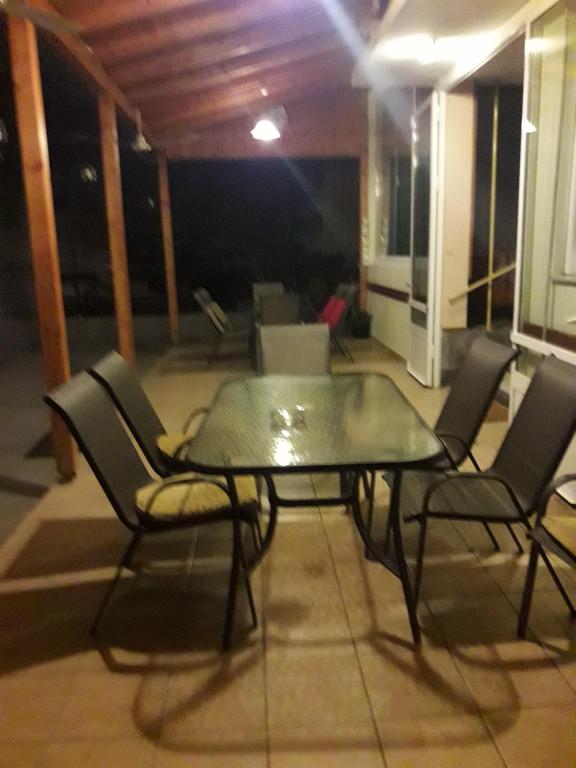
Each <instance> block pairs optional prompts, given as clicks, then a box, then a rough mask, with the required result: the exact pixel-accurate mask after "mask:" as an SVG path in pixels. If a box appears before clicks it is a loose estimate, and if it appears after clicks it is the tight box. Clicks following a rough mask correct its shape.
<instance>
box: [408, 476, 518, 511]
mask: <svg viewBox="0 0 576 768" xmlns="http://www.w3.org/2000/svg"><path fill="white" fill-rule="evenodd" d="M460 480H465V481H468V482H470V483H474V482H478V481H480V480H481V481H482V482H486V481H488V482H492V483H499V484H500V485H502V486H503V487H504V488H505V489H506V492H507V493H508V495H509V496H510V499H511V501H512V503H513V504H514V506H515V507H516V509H517V510H518V513H519V515H521V516H522V517H526V513H525V512H524V510H523V509H522V507H521V506H520V503H519V502H518V499H517V498H516V495H515V494H514V491H513V490H512V488H510V486H509V485H508V483H506V482H505V481H504V480H502V478H501V477H497V476H496V475H489V474H488V473H486V472H458V473H457V474H454V475H449V476H448V477H443V478H442V479H441V480H439V481H438V482H437V483H434V484H433V485H431V486H430V487H429V488H428V489H427V490H426V493H425V494H424V500H423V503H422V507H423V510H422V511H423V514H428V511H429V507H430V500H431V498H432V495H433V494H434V493H435V491H437V490H438V488H440V486H443V485H446V484H447V483H450V482H454V481H460Z"/></svg>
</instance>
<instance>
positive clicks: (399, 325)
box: [368, 256, 410, 360]
mask: <svg viewBox="0 0 576 768" xmlns="http://www.w3.org/2000/svg"><path fill="white" fill-rule="evenodd" d="M368 283H369V284H370V283H373V284H376V285H381V286H383V287H384V288H392V289H393V290H396V291H402V292H403V293H408V291H409V290H410V289H409V285H410V259H409V258H407V257H404V256H389V257H386V258H380V259H377V260H376V262H375V263H374V264H372V265H371V266H369V267H368ZM368 312H369V313H370V314H371V315H372V336H373V337H374V338H375V339H377V340H378V341H379V342H380V343H381V344H384V345H385V346H387V347H389V348H390V349H391V350H392V351H393V352H396V354H397V355H400V357H403V358H404V359H405V360H406V359H407V358H408V353H409V349H410V347H409V345H410V308H409V306H408V304H407V303H406V302H404V301H399V300H398V299H394V298H390V297H388V296H382V295H380V294H379V293H375V292H374V291H371V290H370V289H369V290H368Z"/></svg>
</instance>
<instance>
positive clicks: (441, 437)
mask: <svg viewBox="0 0 576 768" xmlns="http://www.w3.org/2000/svg"><path fill="white" fill-rule="evenodd" d="M434 434H435V435H436V437H437V438H438V440H440V442H441V443H442V445H443V446H444V453H445V454H446V458H447V459H448V461H449V462H450V464H451V465H452V468H453V469H457V468H458V467H457V465H456V463H455V461H454V459H453V458H452V456H451V455H450V451H449V450H448V446H447V445H446V440H445V439H444V438H447V437H449V438H450V439H451V440H456V441H457V442H458V443H460V445H461V446H462V447H463V448H464V452H465V453H466V454H468V447H467V446H466V443H465V442H464V440H462V439H461V438H460V437H457V436H456V435H451V434H450V433H449V432H434Z"/></svg>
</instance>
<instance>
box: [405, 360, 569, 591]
mask: <svg viewBox="0 0 576 768" xmlns="http://www.w3.org/2000/svg"><path fill="white" fill-rule="evenodd" d="M575 429H576V367H575V366H572V365H569V364H568V363H565V362H562V361H561V360H558V359H557V358H555V357H548V358H546V359H545V360H544V361H543V362H542V363H541V364H540V365H539V367H538V369H537V370H536V373H535V374H534V376H533V378H532V381H531V382H530V386H529V387H528V390H527V392H526V394H525V396H524V399H523V400H522V403H521V404H520V407H519V409H518V412H517V413H516V416H515V417H514V420H513V421H512V424H511V425H510V428H509V430H508V432H507V434H506V437H505V438H504V441H503V443H502V446H501V447H500V450H499V451H498V453H497V455H496V458H495V459H494V463H493V464H492V466H491V467H490V468H489V469H486V470H484V471H483V472H477V473H476V472H460V473H454V474H453V473H446V474H445V475H444V476H443V477H442V478H441V479H438V473H437V472H436V473H434V472H432V473H429V472H407V473H406V474H405V475H404V478H403V489H402V497H401V504H402V513H403V516H404V519H405V520H418V521H419V523H420V538H419V545H418V554H417V564H416V577H415V582H416V586H415V594H416V595H418V591H419V586H420V581H421V576H422V563H423V559H424V550H425V545H426V531H427V526H428V522H429V521H430V520H431V519H443V520H458V521H460V522H480V523H489V524H503V525H506V526H508V525H511V524H512V523H521V524H522V525H523V526H524V527H525V528H526V529H527V530H531V525H530V521H529V518H530V516H531V515H533V514H534V512H535V511H536V510H537V508H538V506H539V504H540V503H541V501H542V497H543V494H544V492H545V489H546V486H547V485H548V483H549V482H550V480H551V479H552V477H553V476H554V474H555V472H556V470H557V469H558V466H559V464H560V462H561V460H562V457H563V455H564V453H565V451H566V449H567V447H568V445H569V443H570V441H571V439H572V436H573V434H574V430H575Z"/></svg>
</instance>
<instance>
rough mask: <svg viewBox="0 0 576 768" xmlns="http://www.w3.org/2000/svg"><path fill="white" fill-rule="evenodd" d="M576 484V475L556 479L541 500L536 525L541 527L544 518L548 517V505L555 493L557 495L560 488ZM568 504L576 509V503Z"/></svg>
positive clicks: (549, 485)
mask: <svg viewBox="0 0 576 768" xmlns="http://www.w3.org/2000/svg"><path fill="white" fill-rule="evenodd" d="M574 482H576V474H569V475H561V476H560V477H557V478H555V479H554V480H552V482H550V483H549V484H548V486H547V488H546V490H545V491H544V494H543V496H542V498H541V500H540V504H539V505H538V511H537V515H536V525H539V524H540V522H541V521H542V519H543V518H544V516H545V515H546V511H547V509H548V504H549V502H550V499H551V498H552V496H554V494H555V493H557V491H558V489H559V488H562V487H563V486H564V485H568V483H574ZM566 503H567V504H569V505H570V506H571V507H572V508H573V509H574V508H576V502H570V501H567V502H566Z"/></svg>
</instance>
